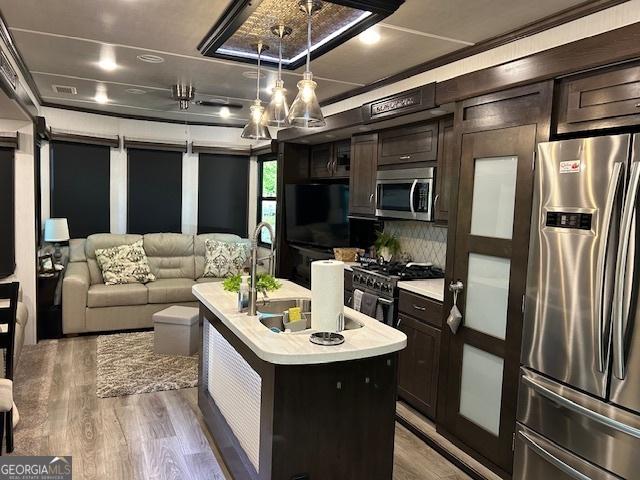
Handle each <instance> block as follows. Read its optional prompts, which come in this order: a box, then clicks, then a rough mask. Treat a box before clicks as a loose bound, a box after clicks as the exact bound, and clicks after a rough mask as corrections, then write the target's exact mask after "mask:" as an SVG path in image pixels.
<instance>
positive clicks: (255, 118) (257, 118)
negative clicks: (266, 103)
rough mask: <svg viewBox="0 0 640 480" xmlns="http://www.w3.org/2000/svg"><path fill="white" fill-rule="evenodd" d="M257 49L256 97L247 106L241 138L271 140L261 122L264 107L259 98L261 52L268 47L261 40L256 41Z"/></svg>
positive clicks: (266, 128) (267, 129)
mask: <svg viewBox="0 0 640 480" xmlns="http://www.w3.org/2000/svg"><path fill="white" fill-rule="evenodd" d="M256 49H257V50H258V79H257V86H256V99H255V100H254V101H253V105H251V107H250V108H249V110H250V111H251V114H250V115H249V123H247V125H246V126H245V127H244V130H242V135H240V136H241V137H242V138H247V139H250V140H271V134H270V133H269V128H268V127H267V126H265V125H264V124H263V123H262V117H263V115H264V107H263V106H262V101H261V100H260V61H261V60H262V52H263V51H265V50H268V49H269V47H268V46H267V45H264V44H263V43H262V42H258V45H257V46H256Z"/></svg>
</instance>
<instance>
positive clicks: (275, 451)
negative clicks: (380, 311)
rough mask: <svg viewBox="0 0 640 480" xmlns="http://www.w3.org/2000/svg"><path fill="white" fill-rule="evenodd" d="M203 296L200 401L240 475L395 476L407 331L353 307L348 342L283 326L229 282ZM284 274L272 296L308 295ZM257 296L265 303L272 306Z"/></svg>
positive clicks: (203, 288) (272, 299) (197, 290)
mask: <svg viewBox="0 0 640 480" xmlns="http://www.w3.org/2000/svg"><path fill="white" fill-rule="evenodd" d="M193 293H194V295H195V296H196V298H197V299H198V300H199V302H200V332H201V341H200V382H199V388H198V404H199V406H200V409H201V410H202V413H203V416H204V419H205V422H206V424H207V426H208V428H209V430H210V432H211V434H212V436H213V438H214V440H215V442H216V445H217V447H218V449H219V451H220V453H221V455H222V458H223V460H224V462H225V464H226V466H227V468H228V470H229V471H230V472H231V474H232V475H233V476H234V478H236V479H259V480H266V479H274V480H275V479H277V480H290V479H299V480H303V479H323V480H324V479H334V478H335V479H347V478H348V479H351V480H358V479H363V480H364V479H367V480H375V479H381V480H382V479H391V477H392V471H393V444H394V428H395V401H396V383H397V360H398V352H399V351H400V350H402V349H403V348H404V347H405V346H406V336H405V335H404V334H403V333H402V332H400V331H398V330H395V329H393V328H390V327H388V326H386V325H384V324H382V323H380V322H378V321H376V320H374V319H372V318H369V317H367V316H365V315H363V314H361V313H359V312H356V311H354V310H352V309H349V308H345V317H346V322H345V323H346V324H347V325H348V328H349V329H348V330H345V331H343V332H342V334H343V335H344V337H345V342H344V343H343V344H342V345H337V346H319V345H315V344H312V343H311V342H310V341H309V335H310V333H312V330H305V331H302V332H296V333H275V332H273V331H271V330H270V329H269V328H268V327H267V326H265V325H263V324H262V323H261V322H260V321H259V317H258V316H253V317H251V316H248V315H247V314H246V313H238V312H237V308H236V295H235V294H232V293H229V292H225V291H224V289H223V287H222V284H220V283H208V284H200V285H196V286H194V287H193ZM310 296H311V292H310V291H309V290H307V289H305V288H303V287H300V286H298V285H296V284H293V283H291V282H289V281H286V280H282V288H280V289H279V290H278V291H277V292H273V293H272V294H270V295H269V299H268V301H267V302H269V303H271V304H275V303H276V302H278V301H280V300H283V299H303V298H307V299H308V298H310ZM269 303H267V304H266V305H265V303H264V301H261V302H259V304H258V311H260V309H261V306H262V307H264V308H263V309H266V307H267V306H268V305H269Z"/></svg>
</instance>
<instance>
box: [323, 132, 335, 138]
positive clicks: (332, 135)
mask: <svg viewBox="0 0 640 480" xmlns="http://www.w3.org/2000/svg"><path fill="white" fill-rule="evenodd" d="M325 137H327V138H336V136H335V135H334V134H333V133H327V134H326V135H325Z"/></svg>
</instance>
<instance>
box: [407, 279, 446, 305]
mask: <svg viewBox="0 0 640 480" xmlns="http://www.w3.org/2000/svg"><path fill="white" fill-rule="evenodd" d="M398 288H400V289H402V290H406V291H407V292H411V293H415V294H417V295H422V296H423V297H428V298H431V299H433V300H437V301H439V302H442V301H444V278H434V279H429V280H408V281H406V282H398Z"/></svg>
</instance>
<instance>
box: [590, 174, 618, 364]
mask: <svg viewBox="0 0 640 480" xmlns="http://www.w3.org/2000/svg"><path fill="white" fill-rule="evenodd" d="M621 172H622V163H621V162H616V163H615V165H614V166H613V175H612V176H611V180H610V181H609V188H608V191H607V201H606V204H605V208H604V215H603V216H604V218H603V225H610V224H611V217H612V216H613V208H614V206H615V201H616V195H617V193H618V187H619V185H620V178H621ZM608 250H609V228H605V230H604V237H603V239H602V241H601V242H600V251H599V252H598V265H597V282H598V283H597V285H596V308H597V309H598V323H597V325H596V329H597V331H596V341H595V344H596V361H597V367H598V371H599V372H604V370H605V357H606V356H607V355H606V353H605V351H604V349H605V342H604V339H603V330H604V324H605V318H604V285H605V273H606V263H607V252H608ZM607 343H608V342H607Z"/></svg>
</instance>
